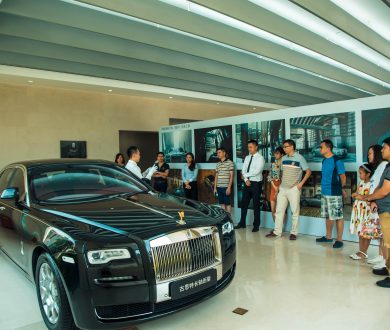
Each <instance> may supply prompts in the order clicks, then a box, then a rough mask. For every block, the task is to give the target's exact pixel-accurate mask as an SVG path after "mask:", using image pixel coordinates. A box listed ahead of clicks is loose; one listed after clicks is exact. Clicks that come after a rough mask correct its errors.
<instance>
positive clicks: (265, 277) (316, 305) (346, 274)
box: [0, 228, 390, 330]
mask: <svg viewBox="0 0 390 330" xmlns="http://www.w3.org/2000/svg"><path fill="white" fill-rule="evenodd" d="M264 233H265V231H262V232H260V233H256V234H253V233H252V232H251V231H250V228H248V229H247V230H246V231H245V230H240V231H237V238H238V249H239V252H238V266H237V275H236V278H235V280H234V281H233V283H232V284H231V285H230V286H229V287H228V288H227V289H226V290H225V291H223V292H222V293H221V294H219V295H217V296H215V297H213V298H212V299H209V300H207V301H205V302H203V303H202V304H199V305H196V306H194V307H192V308H190V309H187V310H185V311H182V312H180V313H177V314H174V315H171V316H168V317H165V318H161V319H158V320H155V321H152V322H149V323H143V324H140V325H139V326H138V328H139V329H140V330H152V329H153V330H154V329H159V330H160V329H167V330H168V329H169V330H175V329H186V328H188V326H189V325H191V328H197V329H217V328H224V329H225V330H228V329H272V330H278V329H283V330H284V329H290V330H293V329H299V330H301V329H313V328H315V329H316V330H322V329H324V330H325V329H326V330H328V329H332V330H338V329H354V330H359V329H364V330H369V329H385V328H387V327H388V324H389V305H390V290H387V289H381V288H378V287H376V286H375V285H374V282H375V281H376V280H378V279H381V277H379V278H377V277H376V276H374V275H372V274H371V270H370V267H369V266H368V265H367V264H365V263H364V262H356V261H352V260H350V259H349V258H348V255H349V254H350V253H352V252H355V250H356V248H357V245H356V244H355V243H346V245H345V247H344V249H341V250H337V251H335V250H333V249H332V247H331V245H316V244H315V243H314V238H313V237H311V236H300V237H299V239H298V240H297V241H296V242H290V241H289V240H288V237H287V236H286V237H284V238H282V239H278V240H276V241H273V240H268V239H266V238H265V237H264ZM376 250H377V248H376V247H372V248H371V250H370V252H371V255H373V254H374V253H375V252H376ZM0 283H1V285H0V297H1V299H0V311H1V313H0V329H1V330H14V329H18V330H43V329H45V326H44V325H43V323H42V321H41V316H40V313H39V310H38V305H37V303H36V297H35V291H34V288H33V285H32V284H31V283H30V282H29V281H28V280H27V279H26V278H25V277H24V276H23V275H22V274H21V273H20V272H19V271H18V270H17V269H16V268H15V266H13V265H12V264H11V263H10V262H9V261H7V260H6V259H5V257H4V256H3V255H2V254H0ZM237 307H241V308H244V309H247V310H249V311H248V313H247V314H245V315H243V316H240V315H237V314H234V313H232V311H233V310H234V309H235V308H237ZM195 325H196V326H195Z"/></svg>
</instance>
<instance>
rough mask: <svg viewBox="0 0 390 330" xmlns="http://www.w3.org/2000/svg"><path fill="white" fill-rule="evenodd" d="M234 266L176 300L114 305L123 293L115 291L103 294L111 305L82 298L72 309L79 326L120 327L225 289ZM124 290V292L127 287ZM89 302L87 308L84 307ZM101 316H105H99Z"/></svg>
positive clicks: (189, 304)
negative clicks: (207, 285) (213, 281)
mask: <svg viewBox="0 0 390 330" xmlns="http://www.w3.org/2000/svg"><path fill="white" fill-rule="evenodd" d="M235 270H236V263H235V262H234V264H233V265H232V266H231V267H230V268H229V269H228V270H227V271H226V272H225V273H224V275H223V277H222V278H221V279H220V280H219V281H218V282H217V283H216V285H214V286H212V287H210V288H207V289H205V290H203V291H201V292H198V293H195V294H192V295H190V296H187V297H185V298H181V299H177V300H167V301H164V302H160V303H154V302H150V301H149V302H140V303H133V304H120V305H117V304H116V303H115V302H116V301H117V300H122V298H123V297H118V295H117V293H116V296H114V295H113V296H106V299H107V301H110V302H111V303H112V305H110V306H101V307H99V306H95V307H93V306H91V305H90V301H88V299H83V301H79V303H81V304H82V305H84V308H77V309H74V314H75V315H74V317H75V321H76V325H77V326H78V327H79V328H81V329H119V328H124V327H127V326H129V325H134V324H139V323H141V322H144V321H148V320H153V319H155V318H158V317H161V316H165V315H169V314H172V313H175V312H178V311H180V310H183V309H186V308H188V307H190V306H192V305H194V304H196V303H199V302H201V301H203V300H205V299H208V298H210V297H212V296H214V295H216V294H217V293H219V292H220V291H222V290H223V289H225V288H226V287H227V286H228V285H229V284H230V282H231V281H232V280H233V278H234V275H235ZM135 289H136V288H135ZM124 292H127V290H125V291H124ZM88 305H89V308H88V307H87V306H88ZM79 307H81V306H79ZM81 311H82V312H81ZM102 317H103V318H105V319H106V320H103V319H101V318H102Z"/></svg>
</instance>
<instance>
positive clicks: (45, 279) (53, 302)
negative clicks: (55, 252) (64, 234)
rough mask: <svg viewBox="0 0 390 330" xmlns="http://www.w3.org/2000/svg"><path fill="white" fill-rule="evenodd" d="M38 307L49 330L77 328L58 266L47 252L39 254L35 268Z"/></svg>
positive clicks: (71, 329)
mask: <svg viewBox="0 0 390 330" xmlns="http://www.w3.org/2000/svg"><path fill="white" fill-rule="evenodd" d="M35 283H36V290H37V296H38V303H39V308H40V310H41V314H42V317H43V320H44V321H45V324H46V326H47V328H48V329H50V330H75V329H77V327H76V325H75V323H74V320H73V315H72V311H71V310H70V306H69V302H68V297H67V296H66V292H65V288H64V286H63V284H62V281H61V278H60V274H59V270H58V267H57V265H56V263H55V262H54V260H53V258H52V257H51V256H50V255H49V254H48V253H43V254H41V255H40V256H39V258H38V261H37V267H36V269H35Z"/></svg>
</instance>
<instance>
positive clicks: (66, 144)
mask: <svg viewBox="0 0 390 330" xmlns="http://www.w3.org/2000/svg"><path fill="white" fill-rule="evenodd" d="M60 150H61V158H87V142H86V141H60Z"/></svg>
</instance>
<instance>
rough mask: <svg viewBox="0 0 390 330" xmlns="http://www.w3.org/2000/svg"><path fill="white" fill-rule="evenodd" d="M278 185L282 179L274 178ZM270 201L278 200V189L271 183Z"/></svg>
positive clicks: (277, 185)
mask: <svg viewBox="0 0 390 330" xmlns="http://www.w3.org/2000/svg"><path fill="white" fill-rule="evenodd" d="M272 182H273V183H274V185H275V186H276V187H279V186H280V180H274V181H272ZM269 200H270V202H276V190H275V188H274V186H273V185H272V184H271V193H270V195H269Z"/></svg>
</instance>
